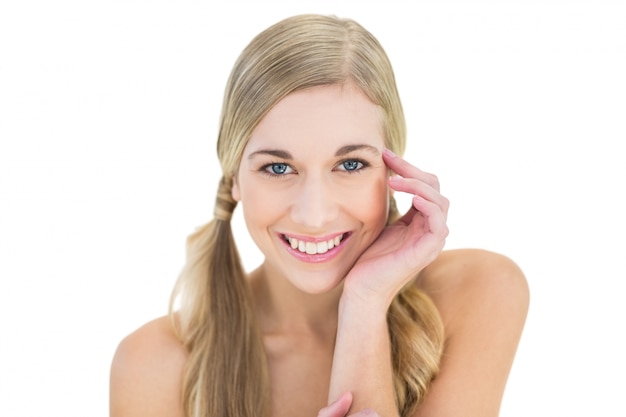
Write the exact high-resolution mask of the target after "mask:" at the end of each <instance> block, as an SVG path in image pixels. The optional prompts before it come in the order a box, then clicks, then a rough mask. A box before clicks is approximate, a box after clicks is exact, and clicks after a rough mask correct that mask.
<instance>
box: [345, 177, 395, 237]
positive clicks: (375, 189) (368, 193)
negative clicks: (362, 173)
mask: <svg viewBox="0 0 626 417" xmlns="http://www.w3.org/2000/svg"><path fill="white" fill-rule="evenodd" d="M344 201H346V202H348V204H349V205H350V206H351V207H352V208H351V211H352V212H353V213H354V215H355V217H358V218H359V219H361V221H362V222H363V223H368V224H370V225H371V226H372V227H374V228H380V229H381V230H382V228H383V227H384V226H385V224H386V223H387V215H388V212H389V189H388V187H387V177H386V176H384V175H383V176H377V177H376V178H368V179H367V180H366V181H361V182H359V184H354V186H352V187H350V188H349V189H348V190H347V193H346V195H345V197H344Z"/></svg>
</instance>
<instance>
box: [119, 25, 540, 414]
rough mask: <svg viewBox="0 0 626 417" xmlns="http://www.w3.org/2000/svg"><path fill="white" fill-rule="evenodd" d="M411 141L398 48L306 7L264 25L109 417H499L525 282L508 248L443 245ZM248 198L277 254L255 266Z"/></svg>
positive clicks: (437, 202)
mask: <svg viewBox="0 0 626 417" xmlns="http://www.w3.org/2000/svg"><path fill="white" fill-rule="evenodd" d="M405 141H406V138H405V121H404V116H403V113H402V106H401V103H400V99H399V96H398V92H397V90H396V85H395V80H394V75H393V71H392V68H391V65H390V63H389V61H388V59H387V56H386V54H385V52H384V50H383V49H382V47H381V45H380V44H379V43H378V42H377V40H376V39H375V38H374V37H373V36H372V35H371V34H370V33H369V32H368V31H366V30H365V29H364V28H363V27H361V26H360V25H359V24H357V23H356V22H354V21H352V20H348V19H339V18H336V17H332V16H318V15H301V16H295V17H292V18H288V19H285V20H283V21H281V22H278V23H277V24H275V25H273V26H272V27H270V28H268V29H267V30H265V31H264V32H262V33H261V34H259V35H258V36H257V37H256V38H255V39H253V40H252V42H251V43H250V44H249V45H248V47H246V49H245V50H244V51H243V53H242V54H241V56H240V57H239V59H238V60H237V62H236V64H235V66H234V69H233V71H232V73H231V76H230V78H229V80H228V84H227V88H226V92H225V97H224V103H223V111H222V116H221V124H220V131H219V137H218V143H217V151H218V156H219V160H220V163H221V168H222V173H223V177H222V181H221V182H220V186H219V192H218V196H217V201H216V206H215V212H214V219H213V220H212V221H211V222H210V223H208V224H206V225H205V226H203V227H201V228H200V229H199V230H198V231H197V232H195V233H194V234H193V235H191V236H190V238H189V241H188V259H187V264H186V265H185V267H184V269H183V271H182V273H181V275H180V277H179V280H178V282H177V284H176V286H175V289H174V292H173V295H172V302H171V313H170V315H169V317H162V318H158V319H155V320H154V321H152V322H150V323H147V324H146V325H144V326H143V327H141V328H139V329H138V330H136V331H135V332H133V333H132V334H130V335H129V336H127V337H126V338H125V339H124V340H123V341H122V342H121V343H120V345H119V348H118V349H117V352H116V354H115V357H114V360H113V365H112V371H111V410H110V411H111V416H112V417H139V416H146V417H148V416H149V417H160V416H163V417H166V416H167V417H183V416H184V417H192V416H194V417H196V416H197V417H224V416H233V417H248V416H259V417H261V416H274V417H280V416H289V417H296V416H303V417H313V416H323V417H343V416H346V415H357V416H361V415H377V416H385V417H391V416H403V417H409V416H427V417H434V416H438V417H443V416H451V417H452V416H454V417H458V416H464V417H472V416H475V417H490V416H497V415H498V413H499V408H500V402H501V398H502V394H503V391H504V388H505V384H506V381H507V377H508V373H509V370H510V367H511V364H512V362H513V358H514V355H515V352H516V349H517V345H518V342H519V338H520V335H521V332H522V328H523V325H524V322H525V317H526V312H527V308H528V288H527V284H526V280H525V278H524V276H523V274H522V273H521V271H520V270H519V268H518V267H517V266H516V264H515V263H513V262H512V261H511V260H509V259H508V258H506V257H504V256H502V255H498V254H496V253H492V252H487V251H482V250H454V251H442V249H443V247H444V242H445V238H446V236H447V233H448V229H447V226H446V215H447V210H448V201H447V199H446V198H445V197H443V196H442V195H441V194H440V193H439V184H438V181H437V178H436V177H435V176H433V175H431V174H427V173H425V172H422V171H420V170H419V169H418V168H416V167H414V166H413V165H411V164H410V163H408V162H407V161H405V160H403V159H402V157H401V156H400V155H402V153H403V151H404V147H405ZM394 193H408V194H411V195H413V196H414V197H413V199H412V207H411V208H410V209H409V210H408V212H406V213H403V214H402V215H401V214H399V213H398V212H397V209H396V206H395V203H394V197H393V194H394ZM237 204H239V205H241V208H242V209H243V216H244V218H245V221H246V225H247V228H248V230H249V233H250V235H251V237H252V238H253V240H254V241H255V243H256V244H257V245H258V247H259V248H260V250H261V251H262V253H263V254H264V262H263V263H262V264H261V265H260V266H259V267H258V268H257V269H255V270H254V271H252V272H250V273H246V272H245V271H244V269H243V267H242V265H241V262H240V260H239V255H238V253H237V249H236V247H235V244H234V240H233V236H232V234H231V227H230V218H231V215H232V213H233V210H234V209H235V206H236V205H237ZM178 306H180V307H178Z"/></svg>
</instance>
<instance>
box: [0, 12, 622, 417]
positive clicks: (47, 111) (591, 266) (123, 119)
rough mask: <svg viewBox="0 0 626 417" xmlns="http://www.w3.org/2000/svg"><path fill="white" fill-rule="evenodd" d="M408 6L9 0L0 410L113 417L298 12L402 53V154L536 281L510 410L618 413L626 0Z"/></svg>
mask: <svg viewBox="0 0 626 417" xmlns="http://www.w3.org/2000/svg"><path fill="white" fill-rule="evenodd" d="M291 3H294V4H291ZM411 3H413V2H411ZM259 4H261V5H259ZM409 4H410V3H409V2H406V3H403V2H399V1H396V2H392V1H389V2H383V1H378V2H349V1H336V2H324V1H294V2H289V3H288V2H284V3H271V2H250V3H242V2H208V1H205V2H200V1H148V0H145V1H132V0H131V1H74V2H70V1H65V0H64V1H39V2H32V1H12V2H10V1H5V2H3V3H2V4H1V6H0V338H1V339H0V415H1V416H7V417H9V416H11V417H18V416H20V417H21V416H35V415H47V416H77V417H78V416H80V417H83V416H96V417H98V416H102V417H103V416H107V415H108V372H109V366H110V361H111V358H112V355H113V353H114V350H115V348H116V346H117V344H118V343H119V341H120V340H121V339H122V338H123V337H124V336H125V335H126V334H128V333H129V332H131V331H132V330H133V329H135V328H136V327H138V326H140V325H141V324H143V323H145V322H146V321H148V320H150V319H152V318H154V317H157V316H160V315H163V314H165V313H166V310H167V303H168V297H169V293H170V289H171V287H172V285H173V283H174V280H175V278H176V275H177V274H178V272H179V270H180V269H181V267H182V264H183V259H184V243H185V239H186V236H187V235H188V234H189V233H190V232H192V231H193V229H194V228H195V227H196V226H198V225H200V224H202V223H204V222H206V221H208V220H209V219H210V217H211V216H212V210H213V201H214V196H215V190H216V186H217V181H218V177H219V169H218V166H217V160H216V157H215V156H214V154H215V151H214V150H215V138H216V132H217V122H218V116H219V112H220V105H221V100H222V92H223V88H224V84H225V82H226V78H227V76H228V73H229V71H230V69H231V66H232V64H233V62H234V60H235V58H236V57H237V55H238V54H239V52H240V51H241V49H242V48H243V47H244V46H245V45H246V44H247V42H248V41H249V40H250V39H251V38H252V37H253V36H254V35H255V34H257V33H258V32H259V31H261V30H262V29H264V28H265V27H267V26H268V25H270V24H272V23H274V22H276V21H278V20H280V19H282V18H284V17H287V16H289V15H292V14H296V13H303V12H318V13H326V14H330V13H332V14H337V15H339V16H342V17H352V18H355V19H356V20H358V21H359V22H361V23H362V24H363V25H364V26H365V27H367V28H368V29H370V31H372V32H373V33H374V34H375V35H376V36H377V37H378V39H379V40H380V41H381V43H382V44H383V46H384V47H385V48H386V50H387V52H388V54H389V56H390V58H391V60H392V63H393V65H394V68H395V70H396V75H397V81H398V84H399V89H400V92H401V96H402V99H403V103H404V106H405V111H406V116H407V120H408V128H409V137H410V145H409V151H408V154H407V158H408V159H409V160H411V162H413V163H415V164H416V165H418V166H420V167H421V168H423V169H425V170H427V171H430V172H434V173H436V174H437V175H438V176H439V177H440V180H441V183H442V192H443V193H444V194H445V195H446V196H447V197H448V198H449V199H450V200H451V204H452V206H451V211H450V221H449V223H450V229H451V234H450V237H449V239H448V243H447V247H448V248H456V247H470V246H471V247H482V248H487V249H491V250H495V251H498V252H502V253H504V254H506V255H508V256H510V257H511V258H513V259H514V260H516V261H517V262H518V263H519V264H520V266H521V267H522V269H523V270H524V271H525V273H526V275H527V277H528V281H529V284H530V288H531V292H532V300H531V306H530V312H529V317H528V321H527V325H526V329H525V331H524V335H523V338H522V341H521V344H520V347H519V350H518V355H517V358H516V361H515V363H514V367H513V370H512V372H511V375H510V379H509V384H508V387H507V391H506V394H505V397H504V401H503V405H502V416H503V417H522V416H524V417H528V416H604V417H607V416H622V417H623V416H626V405H625V404H624V401H623V395H624V391H625V389H626V384H625V383H624V379H623V376H624V375H625V374H626V366H625V360H624V352H626V344H625V342H624V341H623V340H624V337H623V336H624V335H623V333H624V328H625V326H624V319H625V318H626V307H625V304H626V303H625V302H624V296H623V295H622V294H623V283H622V281H623V280H624V279H625V278H626V267H625V266H624V257H623V252H624V251H625V249H626V247H625V245H624V234H625V233H626V227H625V221H624V216H625V214H626V204H625V201H624V200H625V198H624V180H625V179H626V169H625V164H624V159H625V158H624V156H625V155H626V152H625V151H624V150H623V142H624V140H625V139H626V126H625V125H626V122H625V116H626V82H625V76H624V74H626V7H625V3H624V2H617V1H615V2H609V1H597V0H596V1H524V2H522V1H520V2H513V1H500V2H497V1H485V2H476V1H464V2H449V1H439V2H435V1H433V2H415V3H414V4H413V5H412V6H410V5H409ZM620 142H622V143H621V144H620ZM235 221H236V225H237V227H238V228H241V227H242V223H241V218H240V214H239V212H237V215H236V220H235ZM242 235H243V230H241V231H240V233H239V236H242ZM240 243H241V247H242V252H243V254H244V258H245V261H246V266H247V267H248V268H250V267H252V266H253V265H255V264H256V263H258V261H259V257H258V254H257V252H256V251H255V249H254V247H252V246H250V243H249V242H247V241H245V240H242V241H241V242H240ZM476 383H480V381H477V382H476Z"/></svg>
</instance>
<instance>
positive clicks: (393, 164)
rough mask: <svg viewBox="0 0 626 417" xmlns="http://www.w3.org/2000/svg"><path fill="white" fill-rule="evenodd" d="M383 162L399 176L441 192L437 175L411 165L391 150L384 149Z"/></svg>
mask: <svg viewBox="0 0 626 417" xmlns="http://www.w3.org/2000/svg"><path fill="white" fill-rule="evenodd" d="M383 161H385V164H387V166H388V167H389V168H391V169H392V170H393V172H395V173H396V174H398V175H401V176H403V177H406V178H415V179H418V180H420V181H423V182H425V183H426V184H428V185H430V186H431V187H433V188H434V189H435V190H437V191H439V179H438V178H437V176H436V175H433V174H430V173H428V172H424V171H422V170H421V169H419V168H417V167H415V166H413V165H411V164H410V163H408V162H407V161H405V160H404V159H402V158H401V157H399V156H398V155H396V154H394V153H393V152H391V151H390V150H389V149H387V148H385V149H383Z"/></svg>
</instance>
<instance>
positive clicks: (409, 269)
mask: <svg viewBox="0 0 626 417" xmlns="http://www.w3.org/2000/svg"><path fill="white" fill-rule="evenodd" d="M383 160H384V161H385V163H386V164H387V166H388V167H389V168H391V169H392V170H393V171H394V172H395V173H397V174H398V176H393V177H390V178H389V181H388V184H389V187H391V189H392V190H394V191H400V192H405V193H409V194H413V195H414V197H413V200H412V206H411V208H410V209H409V210H408V212H407V213H406V214H405V215H404V216H402V217H401V218H400V219H398V220H396V221H395V222H394V223H392V224H391V225H389V226H387V227H386V228H385V229H384V230H383V231H382V233H381V234H380V235H379V237H378V238H377V239H376V240H375V241H374V243H372V245H371V246H370V247H369V248H368V249H367V250H366V251H365V252H364V253H363V254H362V255H361V256H360V257H359V259H358V260H357V262H356V263H355V264H354V266H353V267H352V269H351V270H350V272H349V273H348V276H347V277H346V281H345V284H344V290H343V294H344V296H347V297H349V298H350V297H357V298H358V299H361V301H366V302H367V303H368V304H371V303H372V302H373V303H374V305H377V304H378V303H380V302H383V303H385V304H384V307H385V308H386V307H388V306H389V303H391V300H392V299H393V297H394V296H395V295H396V294H397V293H398V291H400V290H401V289H402V287H403V286H404V285H406V284H407V283H408V282H409V281H410V280H411V279H412V278H414V277H415V276H416V274H417V273H418V272H419V271H421V270H422V269H423V268H424V267H426V266H427V265H428V264H429V263H431V262H432V261H433V260H434V259H435V258H436V257H437V255H438V254H439V252H441V250H442V249H443V246H444V243H445V239H446V237H447V235H448V227H447V225H446V218H447V215H448V206H449V202H448V200H447V199H446V198H445V197H444V196H442V195H441V194H440V193H439V181H438V180H437V177H435V176H434V175H432V174H428V173H425V172H423V171H421V170H419V169H418V168H416V167H414V166H413V165H411V164H409V163H408V162H406V161H405V160H403V159H402V158H400V157H398V156H397V155H395V154H393V153H392V152H391V151H389V150H387V149H385V150H384V151H383Z"/></svg>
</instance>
